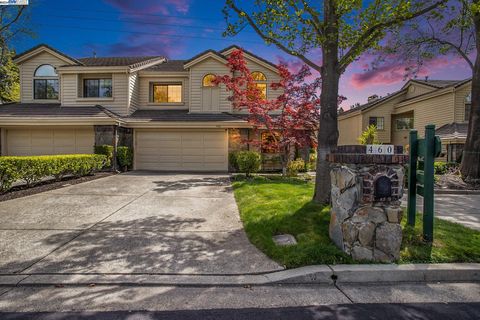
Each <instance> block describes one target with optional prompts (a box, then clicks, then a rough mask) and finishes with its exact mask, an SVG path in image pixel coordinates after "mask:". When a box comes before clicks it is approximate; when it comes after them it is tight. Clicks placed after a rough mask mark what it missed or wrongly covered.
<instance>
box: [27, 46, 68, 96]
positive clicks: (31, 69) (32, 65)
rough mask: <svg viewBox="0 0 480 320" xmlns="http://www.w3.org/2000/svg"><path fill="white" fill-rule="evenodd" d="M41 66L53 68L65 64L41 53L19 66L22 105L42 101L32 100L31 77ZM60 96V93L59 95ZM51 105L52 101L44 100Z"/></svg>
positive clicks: (47, 54) (48, 54) (45, 53)
mask: <svg viewBox="0 0 480 320" xmlns="http://www.w3.org/2000/svg"><path fill="white" fill-rule="evenodd" d="M42 64H51V65H52V66H54V67H59V66H62V65H65V64H66V62H65V61H64V60H61V59H59V58H57V57H55V56H54V55H51V54H50V53H47V52H42V53H39V54H37V55H36V56H34V57H32V58H31V59H29V60H27V61H25V62H23V63H22V64H20V67H19V69H20V94H21V102H22V103H32V102H35V103H38V102H42V100H34V99H33V75H34V73H35V70H36V69H37V68H38V67H39V66H41V65H42ZM60 96H61V93H60ZM44 102H49V103H51V102H52V100H44Z"/></svg>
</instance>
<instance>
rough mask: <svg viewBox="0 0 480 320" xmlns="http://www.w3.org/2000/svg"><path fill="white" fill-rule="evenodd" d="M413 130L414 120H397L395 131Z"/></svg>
mask: <svg viewBox="0 0 480 320" xmlns="http://www.w3.org/2000/svg"><path fill="white" fill-rule="evenodd" d="M410 129H413V118H411V117H410V118H407V117H405V118H397V119H395V130H397V131H400V130H410Z"/></svg>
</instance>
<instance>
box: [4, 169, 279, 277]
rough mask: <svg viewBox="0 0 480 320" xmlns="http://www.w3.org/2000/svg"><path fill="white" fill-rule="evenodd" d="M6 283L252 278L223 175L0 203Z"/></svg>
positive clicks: (96, 186)
mask: <svg viewBox="0 0 480 320" xmlns="http://www.w3.org/2000/svg"><path fill="white" fill-rule="evenodd" d="M0 217H1V220H0V274H12V273H26V274H38V273H43V274H57V273H81V274H85V273H122V274H132V273H154V274H155V273H158V274H165V273H172V274H177V273H178V274H247V273H259V272H268V271H274V270H279V269H281V267H280V266H279V265H278V264H277V263H275V262H273V261H271V260H270V259H268V258H267V257H266V256H265V255H264V254H263V253H261V252H260V251H259V250H257V249H256V248H255V247H254V246H253V245H252V244H251V243H250V242H249V241H248V239H247V237H246V235H245V233H244V231H243V227H242V223H241V221H240V218H239V214H238V209H237V206H236V203H235V199H234V197H233V193H232V190H231V185H230V181H229V179H228V176H227V175H211V174H209V175H205V174H202V175H193V174H171V175H168V174H155V173H148V172H132V173H127V174H120V175H115V176H110V177H107V178H103V179H99V180H94V181H90V182H86V183H82V184H78V185H73V186H66V187H64V188H61V189H57V190H53V191H49V192H45V193H41V194H37V195H33V196H29V197H25V198H20V199H14V200H9V201H5V202H1V203H0Z"/></svg>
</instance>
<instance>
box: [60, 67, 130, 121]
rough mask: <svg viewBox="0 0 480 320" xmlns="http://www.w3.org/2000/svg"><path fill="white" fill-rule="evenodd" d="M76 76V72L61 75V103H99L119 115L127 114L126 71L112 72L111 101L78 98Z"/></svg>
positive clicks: (79, 104) (87, 104) (127, 78)
mask: <svg viewBox="0 0 480 320" xmlns="http://www.w3.org/2000/svg"><path fill="white" fill-rule="evenodd" d="M78 78H79V76H78V75H77V74H64V75H62V86H63V90H62V105H65V106H91V105H95V104H99V105H102V106H104V107H105V108H107V109H109V110H111V111H113V112H115V113H117V114H119V115H122V116H123V115H128V96H129V76H128V75H127V74H126V73H113V74H112V86H113V100H112V101H102V100H96V99H94V98H93V99H81V98H79V83H78V81H79V79H78Z"/></svg>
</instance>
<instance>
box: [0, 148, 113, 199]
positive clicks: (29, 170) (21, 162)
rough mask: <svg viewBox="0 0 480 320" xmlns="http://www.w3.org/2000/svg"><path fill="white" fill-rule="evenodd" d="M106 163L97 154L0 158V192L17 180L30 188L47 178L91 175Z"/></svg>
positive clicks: (103, 158)
mask: <svg viewBox="0 0 480 320" xmlns="http://www.w3.org/2000/svg"><path fill="white" fill-rule="evenodd" d="M106 161H107V160H106V156H105V155H97V154H72V155H55V156H32V157H0V191H2V192H4V191H7V190H9V189H10V188H11V187H12V184H13V183H14V182H15V181H17V180H23V181H25V183H26V184H27V186H29V187H30V186H32V185H35V184H36V183H38V182H39V181H41V180H42V179H43V178H46V177H49V176H53V177H55V178H56V179H60V178H62V177H63V176H65V175H68V174H70V175H73V176H83V175H88V174H92V173H94V172H95V171H98V170H100V169H102V168H103V166H104V165H105V163H106Z"/></svg>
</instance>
